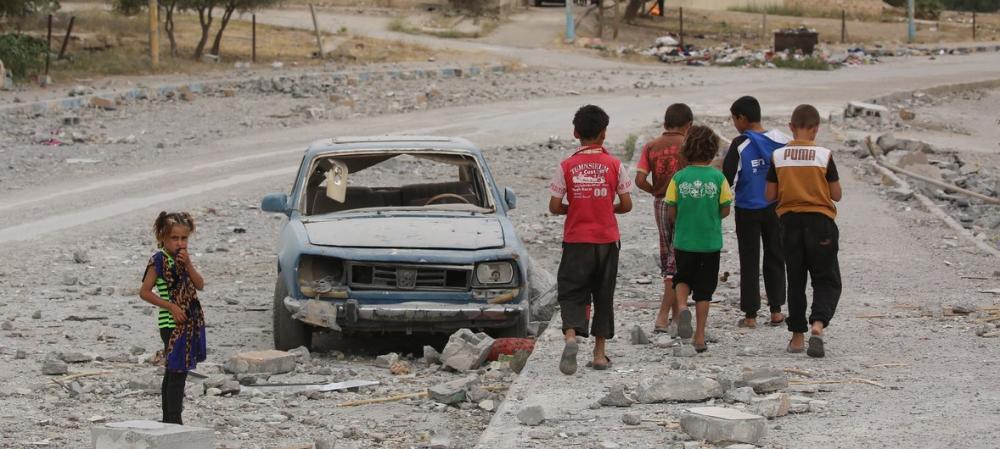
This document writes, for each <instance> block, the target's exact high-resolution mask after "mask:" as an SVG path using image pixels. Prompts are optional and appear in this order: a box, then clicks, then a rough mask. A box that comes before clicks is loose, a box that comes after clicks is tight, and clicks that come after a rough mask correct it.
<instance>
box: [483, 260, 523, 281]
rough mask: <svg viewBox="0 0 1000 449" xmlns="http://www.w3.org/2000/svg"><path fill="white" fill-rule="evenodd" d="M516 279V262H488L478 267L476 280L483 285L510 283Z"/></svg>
mask: <svg viewBox="0 0 1000 449" xmlns="http://www.w3.org/2000/svg"><path fill="white" fill-rule="evenodd" d="M513 281H514V264H512V263H510V262H486V263H481V264H479V266H477V267H476V282H478V283H480V284H483V285H498V284H510V283H511V282H513Z"/></svg>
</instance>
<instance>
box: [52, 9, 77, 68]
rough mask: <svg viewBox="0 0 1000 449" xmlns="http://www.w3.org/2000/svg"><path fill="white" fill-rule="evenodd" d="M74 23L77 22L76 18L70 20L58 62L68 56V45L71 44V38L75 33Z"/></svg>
mask: <svg viewBox="0 0 1000 449" xmlns="http://www.w3.org/2000/svg"><path fill="white" fill-rule="evenodd" d="M73 22H76V16H72V17H70V18H69V26H68V27H66V37H65V38H63V42H62V47H59V57H57V58H56V60H60V59H62V58H63V57H65V56H66V44H68V43H69V36H70V34H71V33H73Z"/></svg>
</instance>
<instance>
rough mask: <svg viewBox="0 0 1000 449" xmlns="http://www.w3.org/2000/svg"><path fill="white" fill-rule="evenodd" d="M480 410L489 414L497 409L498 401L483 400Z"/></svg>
mask: <svg viewBox="0 0 1000 449" xmlns="http://www.w3.org/2000/svg"><path fill="white" fill-rule="evenodd" d="M479 408H480V409H482V410H485V411H487V412H492V411H494V410H496V408H497V405H496V401H494V400H492V399H483V400H482V401H479Z"/></svg>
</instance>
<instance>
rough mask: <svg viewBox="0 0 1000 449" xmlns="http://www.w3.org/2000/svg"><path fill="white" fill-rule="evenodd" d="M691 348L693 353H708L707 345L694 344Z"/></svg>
mask: <svg viewBox="0 0 1000 449" xmlns="http://www.w3.org/2000/svg"><path fill="white" fill-rule="evenodd" d="M693 346H694V352H697V353H699V354H700V353H702V352H705V351H708V345H707V344H705V343H702V344H700V345H699V344H694V345H693Z"/></svg>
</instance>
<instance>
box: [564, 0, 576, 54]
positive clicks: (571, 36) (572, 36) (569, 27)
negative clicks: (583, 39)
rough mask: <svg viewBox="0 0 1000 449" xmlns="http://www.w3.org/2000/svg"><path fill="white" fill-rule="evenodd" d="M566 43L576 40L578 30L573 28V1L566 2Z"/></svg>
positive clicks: (567, 0)
mask: <svg viewBox="0 0 1000 449" xmlns="http://www.w3.org/2000/svg"><path fill="white" fill-rule="evenodd" d="M565 37H566V43H567V44H569V43H572V42H573V41H575V40H576V30H575V29H574V26H573V0H566V36H565Z"/></svg>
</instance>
